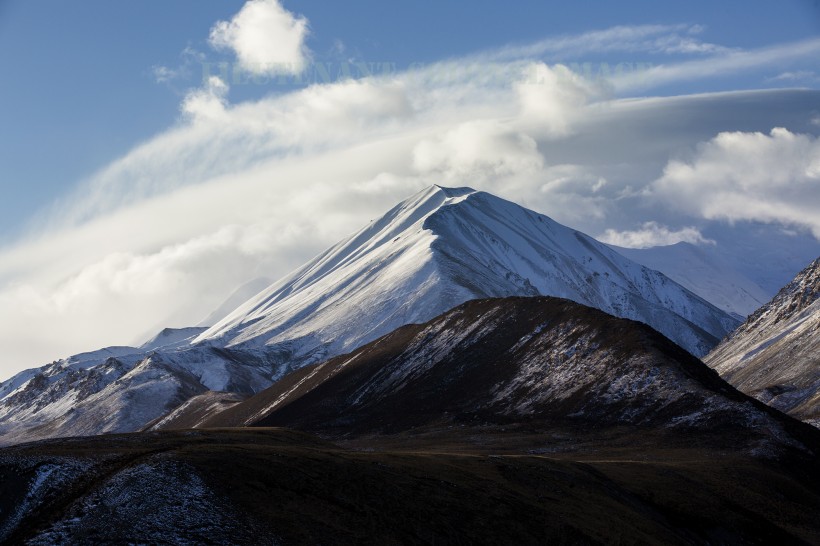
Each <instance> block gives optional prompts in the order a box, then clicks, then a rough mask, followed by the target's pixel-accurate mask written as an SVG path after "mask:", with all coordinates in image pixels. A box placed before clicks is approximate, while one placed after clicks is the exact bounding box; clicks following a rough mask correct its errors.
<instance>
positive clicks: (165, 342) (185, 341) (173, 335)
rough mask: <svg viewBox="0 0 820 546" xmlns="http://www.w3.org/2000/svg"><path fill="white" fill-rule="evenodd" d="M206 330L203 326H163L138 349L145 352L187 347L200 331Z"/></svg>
mask: <svg viewBox="0 0 820 546" xmlns="http://www.w3.org/2000/svg"><path fill="white" fill-rule="evenodd" d="M205 330H207V328H205V327H196V326H194V327H190V328H165V329H164V330H162V331H161V332H160V333H158V334H157V335H155V336H154V337H152V338H151V339H149V340H148V341H146V342H145V343H143V344H142V345H141V346H140V349H141V350H143V351H146V352H149V351H158V350H166V351H167V350H171V349H179V348H180V347H187V346H188V345H190V344H191V342H192V341H193V340H194V339H195V338H196V337H197V336H198V335H200V334H201V333H202V332H204V331H205Z"/></svg>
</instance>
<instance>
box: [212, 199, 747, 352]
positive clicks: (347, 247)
mask: <svg viewBox="0 0 820 546" xmlns="http://www.w3.org/2000/svg"><path fill="white" fill-rule="evenodd" d="M511 295H521V296H534V295H552V296H558V297H565V298H568V299H571V300H573V301H577V302H579V303H583V304H585V305H590V306H593V307H596V308H598V309H602V310H604V311H606V312H608V313H611V314H614V315H616V316H621V317H626V318H632V319H636V320H640V321H642V322H645V323H647V324H650V325H651V326H653V327H654V328H656V329H657V330H659V331H661V332H662V333H664V334H665V335H667V336H669V337H670V338H671V339H673V340H674V341H675V342H677V343H678V344H680V345H681V346H683V347H684V348H686V349H687V350H689V351H690V352H692V353H693V354H696V355H704V354H706V352H708V350H709V349H710V348H711V347H712V346H714V345H715V344H717V341H718V340H719V339H720V338H721V337H723V336H724V335H725V334H726V333H727V332H729V331H730V330H731V329H733V328H734V327H735V326H736V325H737V324H738V322H737V321H736V320H735V319H733V318H731V317H729V316H728V315H727V314H725V313H723V312H722V311H720V310H718V309H717V308H715V307H714V306H712V305H711V304H709V303H707V302H706V301H705V300H703V299H702V298H699V297H698V296H695V295H694V294H692V293H691V292H689V291H688V290H686V289H684V288H683V287H681V286H680V285H678V284H676V283H674V282H673V281H671V280H670V279H668V278H667V277H665V276H664V275H662V274H660V273H658V272H656V271H652V270H650V269H647V268H645V267H643V266H640V265H638V264H636V263H634V262H631V261H630V260H628V259H627V258H624V257H623V256H621V255H620V254H618V253H617V252H615V251H613V250H612V249H610V248H608V247H607V246H606V245H603V244H601V243H599V242H597V241H595V240H594V239H592V238H590V237H588V236H586V235H584V234H582V233H580V232H577V231H574V230H572V229H569V228H567V227H565V226H562V225H560V224H558V223H556V222H554V221H553V220H551V219H549V218H547V217H546V216H543V215H539V214H537V213H535V212H532V211H529V210H527V209H524V208H522V207H520V206H518V205H515V204H514V203H510V202H508V201H504V200H503V199H499V198H497V197H494V196H492V195H489V194H487V193H484V192H477V191H475V190H472V189H470V188H457V189H448V188H441V187H438V186H433V187H431V188H429V189H427V190H425V191H423V192H421V193H419V194H417V195H415V196H413V197H411V198H410V199H408V200H406V201H404V202H403V203H401V204H399V205H398V206H397V207H395V208H394V209H393V210H391V211H389V212H388V213H387V214H385V215H384V216H383V217H382V218H380V219H379V220H377V221H375V222H372V223H371V225H369V226H367V227H366V228H364V229H363V230H361V231H360V232H359V233H357V234H355V235H353V236H352V237H350V238H348V239H346V240H345V241H342V242H341V243H339V244H337V245H336V246H334V247H332V248H331V249H329V250H328V251H327V252H325V253H324V254H322V255H320V256H319V257H317V258H316V259H314V260H313V261H311V262H310V263H308V264H307V265H305V266H304V267H302V268H301V269H299V270H297V271H296V272H295V273H293V274H291V275H290V276H288V277H286V278H284V279H282V280H281V281H279V282H277V283H276V284H274V285H272V286H271V287H269V288H268V289H267V290H265V291H264V292H262V293H261V294H260V295H259V296H257V297H256V298H253V299H251V300H250V301H248V302H247V303H246V304H244V305H243V306H241V307H239V308H238V309H237V310H236V311H235V312H234V313H232V314H231V315H229V316H228V317H226V318H225V319H224V320H223V321H221V322H220V323H218V324H216V325H215V326H214V327H213V328H210V329H209V330H208V331H206V332H205V333H203V334H202V335H200V336H199V337H198V338H197V340H196V342H199V343H209V344H217V345H222V346H228V347H231V346H243V347H246V346H262V345H267V346H268V347H269V348H276V349H277V350H278V351H280V352H281V354H282V356H283V359H287V360H288V361H289V362H290V363H291V364H290V367H291V368H293V367H297V366H298V365H302V364H305V363H310V362H319V361H322V360H324V359H326V358H328V357H330V356H335V355H337V354H341V353H343V352H346V351H349V350H352V349H354V348H355V347H358V346H360V345H362V344H363V343H366V342H368V341H372V340H373V339H376V338H377V337H379V336H380V335H384V334H386V333H388V332H390V331H392V330H394V329H395V328H398V327H399V326H401V325H403V324H408V323H414V322H423V321H425V320H429V319H431V318H433V317H434V316H436V315H438V314H440V313H442V312H444V311H446V310H448V309H451V308H452V307H454V306H455V305H458V304H460V303H462V302H464V301H467V300H470V299H475V298H484V297H505V296H511Z"/></svg>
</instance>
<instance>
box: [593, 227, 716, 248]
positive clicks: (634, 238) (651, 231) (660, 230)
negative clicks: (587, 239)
mask: <svg viewBox="0 0 820 546" xmlns="http://www.w3.org/2000/svg"><path fill="white" fill-rule="evenodd" d="M598 239H599V240H601V241H603V242H605V243H609V244H612V245H615V246H620V247H624V248H649V247H653V246H666V245H674V244H675V243H680V242H684V243H692V244H696V245H699V244H711V245H713V244H715V241H713V240H711V239H707V238H705V237H704V236H703V235H702V234H701V232H700V230H699V229H697V228H695V227H692V226H686V227H683V228H681V229H678V230H672V229H670V228H669V227H667V226H664V225H662V224H659V223H658V222H644V223H643V224H642V225H641V227H640V228H639V229H636V230H625V231H617V230H614V229H608V230H606V231H605V232H604V233H603V234H602V235H601V236H599V237H598Z"/></svg>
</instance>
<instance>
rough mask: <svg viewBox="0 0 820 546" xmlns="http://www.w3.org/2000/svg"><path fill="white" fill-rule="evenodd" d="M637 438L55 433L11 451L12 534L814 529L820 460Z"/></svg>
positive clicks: (359, 539) (674, 534)
mask: <svg viewBox="0 0 820 546" xmlns="http://www.w3.org/2000/svg"><path fill="white" fill-rule="evenodd" d="M485 433H487V431H485ZM496 433H498V434H503V433H499V432H498V431H496ZM621 438H622V439H623V438H624V437H621ZM588 439H589V438H587V440H588ZM632 440H634V442H636V443H633V445H631V446H629V447H625V446H621V447H607V446H606V445H605V444H601V443H598V444H597V445H595V444H590V443H588V442H579V443H578V444H575V445H574V446H572V449H573V451H572V452H569V451H565V452H558V453H551V454H549V455H548V456H546V455H543V454H535V453H528V452H526V451H521V452H515V450H514V449H510V448H508V449H507V451H506V452H503V451H502V452H498V453H492V454H490V453H487V452H486V451H480V450H476V449H474V448H470V449H461V450H458V451H456V450H452V449H450V450H448V451H446V452H442V451H440V450H439V451H432V450H429V449H427V448H425V449H415V450H407V449H404V450H394V449H374V448H371V449H369V450H367V451H362V450H352V449H342V448H340V447H337V446H334V445H331V444H328V443H326V442H323V441H321V440H318V439H316V438H313V437H310V436H308V435H305V434H301V433H296V432H292V431H287V430H282V429H267V428H255V429H234V430H208V431H188V432H182V431H180V432H160V433H137V434H129V435H118V436H98V437H93V438H74V439H67V440H48V441H44V442H40V443H36V444H26V445H21V446H15V447H11V448H6V449H4V450H2V451H0V540H2V541H3V542H4V543H23V542H27V543H30V544H55V543H64V544H65V543H67V544H98V543H112V542H113V543H148V544H156V543H172V544H182V543H217V544H602V543H603V544H607V543H608V544H614V543H622V544H707V543H710V544H807V543H808V544H811V543H814V544H817V543H820V524H818V522H817V518H816V516H817V510H818V507H820V478H819V477H818V468H817V464H816V462H815V463H814V464H811V465H810V464H807V463H806V461H805V460H804V461H802V463H801V464H800V465H795V464H794V463H795V461H794V460H792V461H791V462H790V463H788V464H786V463H783V462H777V461H773V460H766V459H760V458H755V457H750V456H749V455H746V454H742V453H737V452H733V451H721V450H711V449H708V448H703V447H690V448H677V449H669V448H664V447H661V446H658V445H654V447H650V446H652V445H653V442H651V441H650V442H647V441H646V439H643V440H641V438H640V436H634V437H633V438H632ZM515 443H516V442H515V441H514V442H513V444H515ZM551 443H552V442H551V440H550V438H549V437H542V446H543V447H548V446H549V445H551ZM557 443H559V444H561V445H562V446H563V447H564V448H570V447H571V446H570V444H571V442H569V441H568V440H567V439H566V438H564V439H563V440H558V441H557ZM628 443H632V442H628ZM450 447H451V448H452V446H450Z"/></svg>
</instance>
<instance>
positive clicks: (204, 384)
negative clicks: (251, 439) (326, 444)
mask: <svg viewBox="0 0 820 546" xmlns="http://www.w3.org/2000/svg"><path fill="white" fill-rule="evenodd" d="M158 337H160V338H161V337H163V335H162V334H160V336H158ZM270 377H271V372H270V365H269V363H268V361H267V360H266V359H263V358H259V357H258V356H257V355H255V354H248V353H242V352H238V351H226V350H221V349H217V348H212V347H194V348H191V347H187V346H186V347H184V348H182V349H180V348H176V349H174V348H169V347H168V346H166V347H165V348H164V349H163V351H162V352H156V351H148V352H146V351H143V350H140V349H136V348H133V347H115V348H109V349H103V350H100V351H96V352H93V353H86V354H83V355H79V356H75V357H71V358H68V359H65V360H61V361H57V362H54V363H52V364H48V365H46V366H43V367H41V368H38V369H34V370H27V371H24V372H21V373H20V374H17V375H16V376H14V377H12V378H11V379H10V380H8V381H6V382H4V383H0V445H4V444H10V443H19V442H24V441H29V440H37V439H41V438H52V437H58V436H78V435H90V434H101V433H107V432H131V431H135V430H139V429H141V428H143V427H145V426H146V425H147V424H149V423H151V422H152V421H154V420H156V419H158V418H159V417H162V416H163V415H165V414H166V413H168V412H169V411H171V410H173V409H174V408H176V407H177V406H179V405H180V404H182V403H183V402H185V401H186V400H188V399H190V398H191V397H193V396H196V395H199V394H203V393H205V392H208V391H232V392H235V393H239V394H244V395H250V394H253V393H255V392H259V391H261V390H262V389H264V388H266V387H268V386H269V385H270V384H271V379H270Z"/></svg>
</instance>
